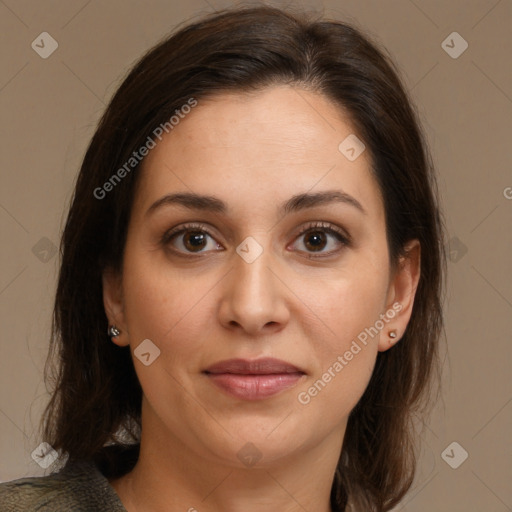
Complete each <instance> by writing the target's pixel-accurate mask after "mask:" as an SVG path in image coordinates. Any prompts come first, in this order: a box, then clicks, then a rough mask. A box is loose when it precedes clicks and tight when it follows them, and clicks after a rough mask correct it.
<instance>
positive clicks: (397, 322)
mask: <svg viewBox="0 0 512 512" xmlns="http://www.w3.org/2000/svg"><path fill="white" fill-rule="evenodd" d="M405 252H406V255H405V256H402V257H400V261H399V263H398V267H397V269H396V271H395V272H394V274H393V275H392V276H391V280H390V283H389V289H388V296H387V300H386V302H387V304H386V315H387V317H388V318H391V320H389V321H388V323H387V324H386V327H385V329H384V330H383V332H381V334H380V339H379V344H378V350H379V352H384V351H385V350H388V349H389V348H390V347H392V346H393V345H395V344H396V343H397V342H398V341H399V340H400V338H401V337H402V336H403V334H404V332H405V329H406V327H407V324H408V323H409V320H410V318H411V314H412V309H413V304H414V297H415V295H416V289H417V288H418V282H419V279H420V271H421V246H420V243H419V241H418V240H417V239H414V240H410V241H409V242H407V244H406V245H405ZM393 313H394V314H393ZM391 331H396V337H395V338H392V337H390V336H389V333H390V332H391Z"/></svg>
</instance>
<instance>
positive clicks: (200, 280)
mask: <svg viewBox="0 0 512 512" xmlns="http://www.w3.org/2000/svg"><path fill="white" fill-rule="evenodd" d="M124 272H125V280H124V291H125V320H126V322H127V325H128V330H129V333H130V343H131V344H134V346H136V344H137V343H138V342H140V341H142V340H143V339H146V338H149V339H150V340H151V341H153V342H154V343H155V344H156V345H157V346H158V347H159V348H160V350H161V351H162V355H163V356H166V357H169V355H170V354H168V353H167V352H169V351H168V350H167V348H168V347H169V346H172V347H173V353H174V356H173V357H176V356H178V355H179V354H180V353H181V352H182V349H186V351H187V352H188V351H192V350H194V349H196V348H197V346H198V345H199V344H200V343H201V339H203V338H204V336H205V331H206V332H207V330H208V325H210V326H211V319H212V318H213V317H212V316H211V315H213V310H212V311H210V309H211V307H212V305H211V300H209V297H208V294H209V291H210V290H212V289H213V288H214V286H215V283H216V282H217V281H218V277H216V276H215V275H213V274H208V273H198V275H197V277H196V278H190V277H188V278H184V277H183V273H182V272H180V271H179V269H173V268H172V266H171V265H170V264H169V263H168V262H163V263H162V265H159V264H155V261H154V260H153V261H152V260H150V258H148V257H147V255H146V256H145V255H144V254H137V253H136V252H132V255H131V256H130V257H129V258H127V259H126V261H125V268H124ZM208 318H209V319H210V320H209V321H207V320H208ZM205 324H206V325H205ZM133 348H134V347H133ZM133 348H132V349H133Z"/></svg>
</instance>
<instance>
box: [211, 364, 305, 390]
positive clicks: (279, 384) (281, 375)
mask: <svg viewBox="0 0 512 512" xmlns="http://www.w3.org/2000/svg"><path fill="white" fill-rule="evenodd" d="M203 373H205V374H206V376H207V377H208V378H209V379H210V381H211V382H212V383H213V384H215V385H216V386H217V387H219V388H220V389H221V390H222V391H224V392H225V393H227V394H229V395H231V396H234V397H236V398H240V399H243V400H263V399H265V398H269V397H271V396H274V395H276V394H278V393H280V392H282V391H285V390H286V389H289V388H291V387H294V386H295V385H296V384H297V383H298V382H299V381H300V380H301V379H302V377H303V376H304V375H305V372H304V371H303V370H301V369H300V368H297V367H296V366H294V365H292V364H290V363H287V362H286V361H282V360H280V359H274V358H263V359H254V360H247V359H228V360H226V361H220V362H218V363H215V364H213V365H212V366H209V367H208V368H207V369H206V370H204V372H203Z"/></svg>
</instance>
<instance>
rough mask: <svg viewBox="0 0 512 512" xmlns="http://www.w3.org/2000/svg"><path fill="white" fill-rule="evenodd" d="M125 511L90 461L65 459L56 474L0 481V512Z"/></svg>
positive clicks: (104, 478)
mask: <svg viewBox="0 0 512 512" xmlns="http://www.w3.org/2000/svg"><path fill="white" fill-rule="evenodd" d="M36 511H37V512H102V511H104V512H107V511H108V512H127V511H126V509H125V508H124V507H123V504H122V503H121V500H120V499H119V496H118V495H117V493H116V492H115V490H114V488H113V487H112V486H111V485H110V483H109V481H108V480H107V478H106V477H105V476H104V475H103V474H102V473H101V472H100V470H99V469H98V468H97V467H96V466H95V465H94V463H92V462H85V461H73V462H68V463H67V464H66V466H64V468H62V469H61V470H60V471H58V472H57V473H52V474H50V475H47V476H41V477H28V478H20V479H19V480H12V481H10V482H4V483H1V484H0V512H36Z"/></svg>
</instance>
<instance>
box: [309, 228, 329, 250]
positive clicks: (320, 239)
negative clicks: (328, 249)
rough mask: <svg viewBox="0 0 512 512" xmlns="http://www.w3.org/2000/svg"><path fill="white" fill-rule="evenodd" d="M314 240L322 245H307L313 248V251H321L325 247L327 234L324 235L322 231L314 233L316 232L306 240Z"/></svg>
mask: <svg viewBox="0 0 512 512" xmlns="http://www.w3.org/2000/svg"><path fill="white" fill-rule="evenodd" d="M313 238H314V239H316V240H317V242H320V243H313V244H310V243H308V242H306V245H310V246H312V247H313V249H315V250H318V249H319V248H320V249H321V248H322V247H323V245H324V244H325V234H324V233H322V232H321V231H314V232H312V233H310V235H309V236H308V237H307V238H306V240H312V239H313Z"/></svg>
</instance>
